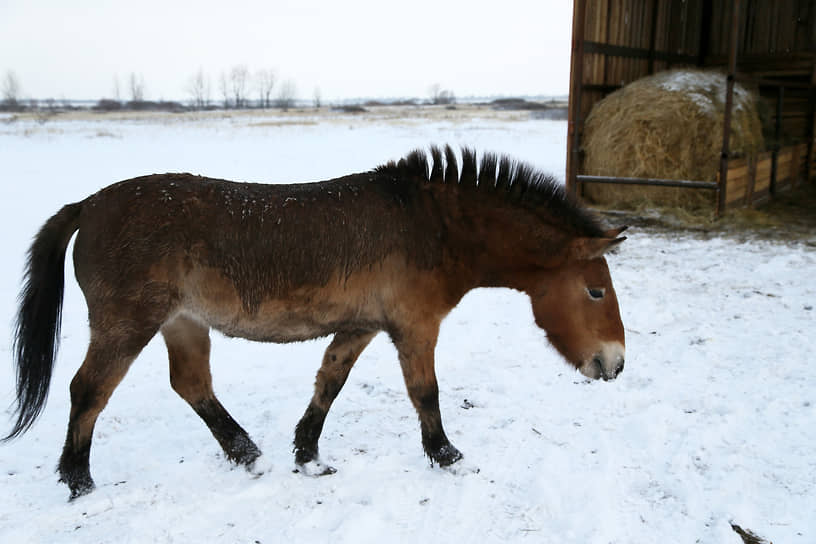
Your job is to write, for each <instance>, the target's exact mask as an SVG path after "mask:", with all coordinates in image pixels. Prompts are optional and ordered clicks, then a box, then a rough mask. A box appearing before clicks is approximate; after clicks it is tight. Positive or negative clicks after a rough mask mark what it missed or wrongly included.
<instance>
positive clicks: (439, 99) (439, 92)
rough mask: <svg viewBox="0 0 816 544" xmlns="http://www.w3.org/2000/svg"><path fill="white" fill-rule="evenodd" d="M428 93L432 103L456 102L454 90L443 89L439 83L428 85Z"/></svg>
mask: <svg viewBox="0 0 816 544" xmlns="http://www.w3.org/2000/svg"><path fill="white" fill-rule="evenodd" d="M428 94H429V95H430V97H431V104H454V103H455V102H456V96H455V95H454V94H453V91H449V90H447V89H443V88H442V86H441V85H440V84H439V83H434V84H433V85H431V86H430V87H428Z"/></svg>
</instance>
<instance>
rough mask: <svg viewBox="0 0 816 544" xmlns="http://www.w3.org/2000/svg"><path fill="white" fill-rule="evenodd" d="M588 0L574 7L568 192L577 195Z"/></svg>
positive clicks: (566, 179) (568, 126)
mask: <svg viewBox="0 0 816 544" xmlns="http://www.w3.org/2000/svg"><path fill="white" fill-rule="evenodd" d="M586 2H587V0H575V2H574V4H573V7H572V60H571V63H570V96H569V110H568V113H567V117H568V121H567V172H566V177H565V183H566V186H567V191H568V192H571V193H573V194H576V192H577V189H578V184H577V182H576V180H575V176H577V175H578V164H579V163H580V160H581V156H580V151H581V132H582V130H581V129H582V127H583V123H584V120H583V119H582V118H581V92H582V91H583V78H584V25H585V21H586Z"/></svg>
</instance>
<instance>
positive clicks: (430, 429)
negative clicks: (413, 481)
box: [392, 324, 462, 466]
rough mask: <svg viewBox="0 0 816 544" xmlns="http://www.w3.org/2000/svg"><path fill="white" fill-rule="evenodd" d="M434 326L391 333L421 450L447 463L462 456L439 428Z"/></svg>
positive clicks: (432, 460) (437, 460)
mask: <svg viewBox="0 0 816 544" xmlns="http://www.w3.org/2000/svg"><path fill="white" fill-rule="evenodd" d="M437 333H438V324H437V326H436V327H430V326H429V327H428V328H427V329H425V330H423V329H417V330H415V331H411V334H392V339H394V345H395V346H396V347H397V351H398V352H399V357H400V366H401V367H402V375H403V378H405V385H406V387H407V389H408V396H409V397H410V398H411V403H412V404H413V405H414V408H415V409H416V411H417V415H418V416H419V423H420V429H421V431H422V449H423V450H424V451H425V454H426V455H427V456H428V458H429V459H430V460H431V464H433V463H438V464H439V465H440V466H447V465H450V464H452V463H455V462H456V461H458V460H459V459H461V458H462V454H461V453H460V452H459V450H457V449H456V448H455V447H453V445H452V444H451V443H450V441H449V440H448V437H447V436H446V435H445V430H444V429H443V428H442V416H441V415H440V413H439V386H438V385H437V381H436V372H435V371H434V348H435V346H436V334H437Z"/></svg>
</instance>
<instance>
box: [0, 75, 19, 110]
mask: <svg viewBox="0 0 816 544" xmlns="http://www.w3.org/2000/svg"><path fill="white" fill-rule="evenodd" d="M19 99H20V80H19V79H17V74H15V73H14V71H13V70H8V71H7V72H6V75H5V76H3V105H4V106H6V107H17V106H19Z"/></svg>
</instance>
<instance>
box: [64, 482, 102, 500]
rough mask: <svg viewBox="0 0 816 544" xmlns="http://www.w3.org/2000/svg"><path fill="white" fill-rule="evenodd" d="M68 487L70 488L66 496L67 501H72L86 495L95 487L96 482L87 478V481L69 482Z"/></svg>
mask: <svg viewBox="0 0 816 544" xmlns="http://www.w3.org/2000/svg"><path fill="white" fill-rule="evenodd" d="M68 488H69V489H70V490H71V496H70V497H68V502H73V501H74V500H75V499H78V498H79V497H81V496H83V495H87V494H88V493H90V492H91V491H93V490H94V489H96V484H94V483H93V480H88V481H87V482H80V483H69V484H68Z"/></svg>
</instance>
